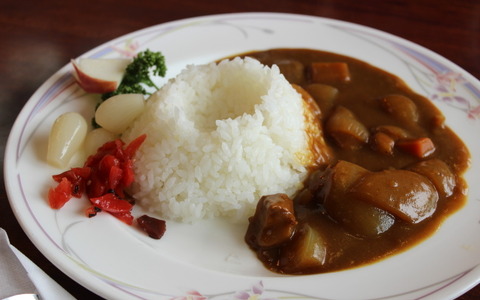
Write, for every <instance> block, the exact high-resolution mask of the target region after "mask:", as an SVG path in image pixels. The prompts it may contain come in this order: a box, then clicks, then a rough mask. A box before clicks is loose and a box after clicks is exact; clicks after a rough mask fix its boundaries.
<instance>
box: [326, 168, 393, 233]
mask: <svg viewBox="0 0 480 300" xmlns="http://www.w3.org/2000/svg"><path fill="white" fill-rule="evenodd" d="M370 173H371V172H370V171H368V170H366V169H364V168H362V167H360V166H358V165H356V164H353V163H350V162H346V161H339V162H338V163H337V164H336V165H335V166H334V167H333V168H331V170H330V176H329V177H328V179H327V181H328V183H327V185H328V186H329V188H328V190H327V191H326V193H325V199H324V207H325V210H326V211H327V213H328V214H329V216H330V217H332V218H333V219H334V220H335V221H337V222H338V223H339V224H341V225H342V226H343V227H344V228H345V229H347V230H348V231H349V232H350V233H352V234H354V235H357V236H364V237H375V236H378V235H379V234H382V233H384V232H385V231H387V230H388V229H390V227H391V226H392V225H393V224H394V223H395V218H394V217H393V216H392V215H391V214H389V213H388V212H386V211H384V210H382V209H380V208H378V207H375V206H374V205H372V204H370V203H367V202H364V201H361V200H359V199H357V198H355V197H351V196H350V195H349V190H350V188H351V187H352V186H353V185H354V184H355V183H356V182H357V181H359V180H361V179H362V178H363V177H364V176H366V175H367V174H370Z"/></svg>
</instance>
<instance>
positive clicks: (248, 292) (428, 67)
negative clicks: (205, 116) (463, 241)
mask: <svg viewBox="0 0 480 300" xmlns="http://www.w3.org/2000/svg"><path fill="white" fill-rule="evenodd" d="M247 18H249V17H247ZM279 18H282V17H279ZM293 19H295V18H293ZM229 20H230V19H229V18H226V19H212V20H210V19H206V20H205V21H203V24H206V23H210V24H212V23H218V24H223V25H225V24H227V25H230V26H232V27H233V28H236V29H237V30H240V31H241V32H242V33H243V34H244V36H245V38H248V30H260V31H263V32H264V33H272V32H274V30H271V29H268V28H243V27H241V26H239V25H236V24H233V23H231V24H229V23H228V21H229ZM291 20H292V18H289V19H288V21H291ZM301 21H305V20H304V19H301ZM199 24H202V22H192V23H189V24H183V23H180V24H179V25H177V26H175V25H172V26H161V27H159V28H157V27H152V28H151V30H147V31H141V32H140V33H139V34H138V35H137V36H135V37H130V38H128V39H126V40H120V41H119V42H118V43H117V44H115V45H110V46H106V47H104V48H99V50H98V51H97V52H95V53H93V54H92V55H91V57H96V58H99V57H103V56H105V55H107V54H109V53H111V52H115V53H117V54H118V55H120V56H123V57H133V56H134V55H135V54H136V52H137V51H138V50H139V49H140V48H142V47H143V46H144V45H145V44H148V42H149V41H152V40H155V39H157V38H159V37H160V36H162V35H164V34H168V33H170V32H172V31H176V30H181V28H183V27H189V26H197V25H199ZM325 25H326V26H331V27H335V28H337V29H340V30H343V31H345V32H349V33H351V34H354V35H357V36H359V37H361V38H363V39H367V36H368V39H369V40H370V41H371V42H372V43H375V44H376V45H377V46H379V47H383V46H381V43H388V44H390V45H392V47H393V48H392V49H387V51H389V52H391V53H393V54H394V55H395V56H397V58H398V59H400V60H401V61H403V62H404V63H405V64H406V65H407V66H408V68H409V69H410V70H411V72H412V75H413V76H414V77H415V79H416V80H417V82H418V83H419V84H420V86H421V87H422V88H423V89H424V92H426V93H427V94H428V95H429V97H430V99H431V100H432V101H444V102H446V103H448V104H449V105H451V106H452V107H454V108H456V109H459V110H461V111H463V112H465V114H466V116H467V117H468V118H470V119H474V120H476V119H478V118H479V117H480V104H479V103H480V90H479V89H478V88H476V87H475V86H474V85H473V84H471V83H470V82H469V81H468V80H466V79H465V78H464V76H462V74H460V73H458V72H455V71H454V70H452V69H450V68H449V67H448V66H446V65H444V64H443V63H441V62H440V61H437V60H435V59H433V58H431V57H428V56H425V55H424V54H423V53H421V52H419V51H417V50H415V49H413V48H410V47H408V46H405V45H404V44H402V43H399V42H396V41H395V40H393V39H389V38H386V37H384V36H378V35H375V34H373V33H372V32H368V31H363V30H361V29H358V28H351V27H350V26H343V25H339V24H336V25H329V24H325ZM139 35H145V36H150V38H149V39H148V40H147V41H144V42H143V43H142V42H140V41H139V40H136V38H138V37H139ZM379 40H380V41H381V43H380V42H378V41H379ZM142 44H143V46H142ZM410 59H413V60H414V61H415V63H413V62H410ZM416 63H417V64H418V63H419V64H420V65H422V66H423V67H424V68H423V69H420V68H418V67H417V65H416ZM71 72H72V71H69V72H68V73H66V74H63V75H62V76H61V77H60V78H58V79H57V80H56V81H55V82H54V83H53V84H52V85H51V86H50V87H49V88H48V89H47V90H46V91H45V93H44V94H42V95H41V96H40V97H39V100H38V102H37V103H36V104H35V106H34V108H33V109H32V111H31V112H30V114H29V116H28V118H27V121H26V122H25V124H23V127H22V131H21V136H20V139H19V141H18V144H17V147H16V150H17V152H16V158H17V161H18V160H19V159H20V157H21V152H22V147H21V145H22V140H23V132H24V131H25V128H26V127H27V125H28V123H29V120H31V119H32V118H33V117H34V116H35V115H36V114H37V113H38V112H39V111H40V110H42V109H43V108H44V107H46V106H47V105H49V104H50V103H51V102H52V100H54V99H55V98H56V97H58V96H59V95H61V94H62V93H64V92H65V91H66V90H68V89H69V88H70V87H71V86H72V85H74V84H75V82H74V80H73V76H72V73H71ZM73 94H74V93H73ZM70 96H71V95H70ZM17 180H18V182H19V185H20V189H21V191H22V197H23V201H24V202H25V204H26V205H27V207H29V208H31V207H30V206H29V203H28V200H27V199H26V196H25V193H24V191H23V187H22V180H21V177H20V176H18V177H17ZM30 214H31V215H32V217H33V218H34V219H35V221H36V223H37V224H38V226H39V227H40V228H42V225H41V223H40V222H39V221H38V220H37V219H36V218H35V214H34V212H33V211H31V210H30ZM71 225H74V224H71ZM42 231H43V232H44V233H45V235H46V236H47V237H49V239H50V240H51V241H52V242H53V243H54V244H55V246H57V247H58V248H60V249H61V250H62V251H63V252H64V253H65V255H67V256H68V257H69V258H70V259H72V260H74V261H75V262H76V263H77V264H79V265H80V266H82V267H83V268H84V269H86V270H87V271H89V272H90V273H92V274H93V275H94V276H96V277H98V278H100V279H101V280H102V281H104V282H106V283H107V284H109V285H111V286H114V287H115V288H117V289H118V290H120V291H122V292H124V293H125V294H128V295H130V296H136V297H138V298H143V297H142V296H140V295H135V290H137V291H138V290H142V289H141V288H139V287H132V286H130V285H129V284H128V283H122V282H118V281H116V280H115V279H113V278H111V277H109V276H107V275H105V274H99V273H98V272H96V271H95V270H94V268H91V267H90V266H88V265H85V264H83V262H82V261H81V259H79V260H77V259H76V258H74V256H75V254H74V253H72V252H71V251H70V247H69V246H68V245H67V244H66V242H65V240H63V242H65V243H62V245H59V244H56V243H55V242H54V239H53V238H52V237H51V236H49V234H48V233H47V232H46V231H45V230H43V228H42ZM67 231H68V230H67ZM65 233H66V232H63V233H62V235H63V234H65ZM476 267H477V266H474V267H473V268H471V269H469V270H465V271H464V272H462V273H460V274H456V275H454V276H452V277H450V278H446V279H445V280H443V281H441V282H437V283H435V284H433V285H431V286H426V287H423V288H420V289H418V290H412V291H407V292H405V293H402V294H397V295H390V296H389V297H396V296H405V295H410V294H411V295H416V299H422V298H425V297H427V296H431V295H433V294H435V293H436V292H438V291H440V290H442V289H444V288H445V287H447V286H449V285H451V284H453V283H454V282H456V281H458V280H459V279H461V278H462V277H464V276H466V275H467V274H468V273H469V272H471V271H472V270H473V269H475V268H476ZM143 292H147V293H149V294H152V295H157V296H165V297H167V298H168V299H170V300H204V299H212V300H213V299H221V298H222V297H225V296H229V297H230V298H231V299H235V300H247V299H248V300H253V299H264V300H267V299H286V298H288V299H319V300H320V299H323V300H326V299H327V298H318V297H314V296H309V295H300V294H297V293H291V292H287V291H276V290H268V288H267V287H265V286H264V283H263V281H259V282H255V283H253V284H252V286H251V287H250V288H247V289H245V290H239V291H234V292H231V293H223V294H218V295H213V294H212V295H206V294H202V293H201V292H200V291H197V290H190V291H186V292H185V293H184V294H181V295H179V296H174V295H165V294H160V293H157V292H154V291H145V290H143ZM419 292H420V293H421V294H422V295H420V296H418V293H419ZM372 300H373V299H372Z"/></svg>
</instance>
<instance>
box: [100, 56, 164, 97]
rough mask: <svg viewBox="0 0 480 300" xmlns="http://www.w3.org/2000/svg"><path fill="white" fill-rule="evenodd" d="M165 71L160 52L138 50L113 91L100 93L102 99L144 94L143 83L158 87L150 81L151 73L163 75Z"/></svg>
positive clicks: (145, 93) (146, 93)
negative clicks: (121, 95) (120, 95)
mask: <svg viewBox="0 0 480 300" xmlns="http://www.w3.org/2000/svg"><path fill="white" fill-rule="evenodd" d="M166 72H167V66H166V64H165V57H164V56H163V55H162V53H161V52H153V51H150V50H149V49H147V50H145V51H142V52H139V53H138V54H137V56H136V57H135V58H134V59H133V61H132V62H131V63H130V64H129V65H128V66H127V68H126V70H125V75H124V76H123V79H122V81H121V82H120V85H119V86H118V88H117V89H116V90H115V91H114V92H110V93H105V94H102V100H106V99H108V98H110V97H112V96H115V95H119V94H144V95H148V94H149V93H148V92H147V91H146V89H145V88H144V86H143V85H146V86H148V87H153V88H155V89H156V90H158V89H159V87H158V86H157V85H156V84H155V83H154V82H153V81H152V79H151V77H150V76H151V74H153V75H156V76H161V77H164V76H165V74H166Z"/></svg>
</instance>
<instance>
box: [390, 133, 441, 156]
mask: <svg viewBox="0 0 480 300" xmlns="http://www.w3.org/2000/svg"><path fill="white" fill-rule="evenodd" d="M396 146H397V147H398V148H399V149H401V150H402V151H404V152H406V153H409V154H411V155H413V156H416V157H418V158H425V157H427V156H429V155H430V154H432V153H433V152H434V151H435V145H434V144H433V141H432V140H431V139H430V138H428V137H423V138H418V139H403V140H399V141H397V143H396Z"/></svg>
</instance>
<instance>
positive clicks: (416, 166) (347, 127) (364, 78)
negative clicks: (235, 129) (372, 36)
mask: <svg viewBox="0 0 480 300" xmlns="http://www.w3.org/2000/svg"><path fill="white" fill-rule="evenodd" d="M245 56H249V57H253V58H256V59H258V60H259V61H260V62H261V63H263V64H265V65H277V66H279V68H280V70H281V72H282V73H283V74H284V75H285V77H286V78H287V80H288V81H289V82H290V83H291V84H293V85H294V86H296V88H297V90H298V91H300V92H301V94H302V95H303V97H304V99H308V101H314V102H315V103H316V104H317V105H318V106H319V107H320V112H319V113H318V118H319V120H320V122H321V126H322V127H323V134H324V137H323V138H324V140H325V142H326V144H327V147H328V148H329V149H330V150H331V157H330V160H329V161H327V162H326V163H325V164H320V165H319V166H318V167H313V168H311V170H310V174H309V177H308V178H307V179H306V181H305V185H304V187H303V188H302V189H300V190H299V191H298V192H297V193H296V194H295V196H294V197H289V196H288V195H285V194H284V193H281V192H277V193H272V194H270V195H264V197H262V198H261V199H260V201H259V202H258V205H257V208H256V212H255V214H254V215H253V216H252V217H251V218H250V219H249V222H250V223H249V228H248V231H247V233H246V236H245V240H246V242H247V243H248V245H249V246H250V247H251V248H252V249H253V250H254V251H255V252H256V253H257V256H258V258H259V259H260V260H261V261H262V262H263V263H264V265H265V266H266V267H267V268H269V269H270V270H272V271H275V272H279V273H285V274H311V273H323V272H330V271H337V270H342V269H346V268H351V267H357V266H360V265H363V264H366V263H371V262H373V261H377V260H379V259H382V258H385V257H387V256H389V255H391V254H394V253H398V252H399V251H402V250H405V249H407V248H409V247H411V246H413V245H415V244H416V243H419V242H420V241H422V240H424V239H425V238H427V237H428V236H429V235H431V234H433V233H434V232H435V230H436V229H437V228H438V227H439V225H440V224H441V222H442V220H444V219H445V218H446V217H448V215H450V214H452V213H454V212H455V211H457V210H458V209H459V208H460V207H461V206H462V205H463V204H464V203H465V201H466V191H467V185H466V183H465V182H464V180H463V178H462V175H463V173H464V172H465V171H466V169H467V168H468V166H469V159H470V154H469V151H468V149H467V148H466V146H465V145H464V144H463V142H462V141H461V140H460V139H459V138H458V137H457V135H456V134H455V133H454V132H452V131H451V130H450V129H449V128H448V127H447V126H446V125H445V123H444V116H443V115H442V113H441V112H440V111H439V110H438V109H437V108H436V107H435V106H434V105H433V104H432V103H431V102H430V101H429V100H428V99H426V98H425V97H423V96H421V95H418V94H416V93H415V92H413V91H412V90H411V89H410V88H409V87H407V86H406V85H405V83H404V82H403V81H402V80H401V79H399V78H397V77H396V76H394V75H392V74H389V73H387V72H385V71H382V70H380V69H378V68H375V67H373V66H371V65H369V64H367V63H364V62H362V61H359V60H356V59H353V58H349V57H346V56H341V55H336V54H333V53H328V52H322V51H315V50H307V49H273V50H269V51H261V52H253V53H248V54H246V55H245ZM286 138H288V136H286Z"/></svg>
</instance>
